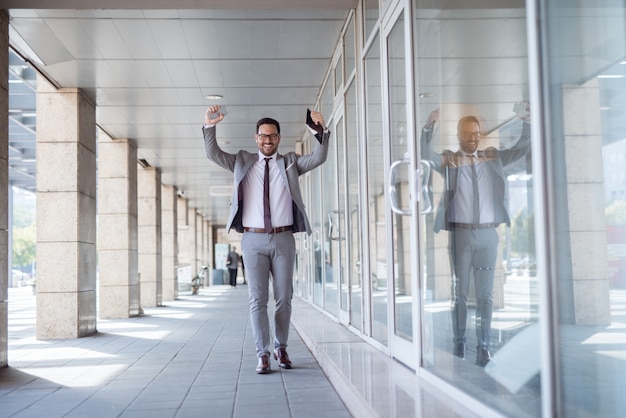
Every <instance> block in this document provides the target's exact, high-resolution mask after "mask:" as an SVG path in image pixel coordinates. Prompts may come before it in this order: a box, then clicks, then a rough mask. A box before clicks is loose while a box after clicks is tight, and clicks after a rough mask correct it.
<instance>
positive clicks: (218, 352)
mask: <svg viewBox="0 0 626 418" xmlns="http://www.w3.org/2000/svg"><path fill="white" fill-rule="evenodd" d="M222 290H223V289H221V290H220V289H214V288H208V289H202V290H201V294H200V295H199V296H194V297H193V298H192V297H191V296H189V295H185V294H182V295H180V298H179V300H176V301H169V302H167V303H166V305H167V306H164V307H160V308H151V309H146V312H145V315H142V316H139V317H136V318H128V319H121V320H101V321H99V323H98V332H97V333H96V334H94V335H93V336H89V337H84V338H80V339H69V340H58V341H57V340H55V341H50V342H48V341H45V342H42V341H37V340H36V339H35V338H34V333H35V327H34V320H35V316H34V315H32V316H31V317H30V321H31V322H32V324H31V325H29V324H26V325H25V326H24V327H23V328H20V330H19V332H18V331H15V332H12V333H11V335H12V337H11V339H10V341H9V363H10V365H11V367H9V368H7V369H3V370H0V416H2V417H3V418H4V417H5V416H6V417H7V418H8V417H11V418H31V417H33V418H35V417H36V418H40V417H41V416H45V417H46V418H56V417H59V418H60V417H64V418H84V417H89V418H113V417H115V418H122V417H123V418H134V417H141V418H144V417H147V416H149V417H151V418H160V417H163V418H170V417H171V418H174V417H176V418H186V417H189V418H196V417H202V418H205V417H209V416H210V417H233V418H235V417H236V418H239V417H241V418H244V417H245V418H248V417H251V416H254V417H255V418H265V417H268V418H270V417H271V418H283V417H284V418H309V417H314V416H319V417H326V416H329V417H331V416H332V417H334V418H343V417H350V414H349V412H348V410H347V408H345V406H344V405H343V403H341V401H340V400H338V399H339V398H338V396H337V394H336V393H335V391H334V389H333V387H332V385H331V384H330V382H329V381H328V379H327V378H326V376H325V375H324V373H323V371H322V370H321V368H320V367H319V365H318V363H317V361H316V360H315V359H314V358H313V355H312V354H311V352H310V351H309V350H308V348H307V347H306V345H305V344H304V342H303V341H302V340H301V339H300V337H299V335H298V334H297V332H296V331H295V330H291V335H290V346H289V348H288V350H289V353H290V357H291V359H292V361H294V364H295V368H294V369H292V370H282V369H280V368H279V367H278V364H277V363H276V361H275V360H274V359H272V368H273V371H272V373H270V374H267V375H259V374H257V373H256V371H255V369H256V363H257V358H256V353H255V350H254V342H253V339H252V331H251V329H250V323H249V315H248V295H247V289H246V288H245V287H242V288H237V289H234V290H232V291H231V290H230V289H228V291H222ZM218 294H219V297H217V298H216V295H218ZM34 301H35V299H34V297H30V298H29V297H28V295H22V297H21V299H20V309H23V310H30V311H32V312H34V308H35V303H34ZM270 305H271V304H270ZM10 306H11V305H10ZM270 315H272V312H271V307H270ZM10 320H11V314H9V321H10ZM23 320H24V318H23V317H22V318H21V319H20V321H23ZM13 329H16V328H15V327H14V328H13ZM307 390H309V391H310V394H309V396H307V394H306V391H307ZM320 396H324V397H325V404H326V405H325V406H324V407H323V408H320V407H319V405H318V406H317V407H316V406H315V402H313V403H311V402H309V401H310V400H311V399H319V397H320ZM316 414H317V415H316ZM326 414H328V415H326Z"/></svg>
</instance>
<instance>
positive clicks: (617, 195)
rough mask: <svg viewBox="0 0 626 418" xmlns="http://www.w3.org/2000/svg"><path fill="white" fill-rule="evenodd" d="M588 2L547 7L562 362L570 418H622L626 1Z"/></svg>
mask: <svg viewBox="0 0 626 418" xmlns="http://www.w3.org/2000/svg"><path fill="white" fill-rule="evenodd" d="M583 3H584V6H582V5H579V4H583ZM583 3H575V4H572V3H571V2H567V1H563V0H556V1H548V2H547V4H548V7H547V8H546V11H547V16H546V28H547V45H546V51H548V52H547V56H546V57H544V58H545V59H546V61H547V63H548V67H547V68H548V77H547V81H548V83H549V86H550V89H549V94H550V97H549V100H550V104H551V107H550V112H551V113H550V115H549V118H550V124H549V125H548V126H549V127H550V129H551V130H550V141H549V142H548V143H547V145H548V147H549V152H547V155H548V156H549V158H550V159H549V160H548V164H549V165H550V170H548V172H549V173H550V177H549V178H548V179H547V181H548V183H549V184H548V190H551V191H554V192H553V193H554V194H553V195H552V196H551V204H552V206H553V208H554V219H552V221H551V222H553V224H554V228H555V230H556V231H555V232H556V234H554V236H553V237H551V239H552V240H554V242H553V243H552V245H551V248H554V249H555V254H554V256H555V257H556V265H555V266H554V269H555V272H556V274H555V275H554V277H551V279H552V282H551V285H552V286H553V288H554V289H555V290H554V291H555V293H556V295H557V298H558V306H559V309H558V323H559V326H558V329H559V332H558V338H559V341H558V344H557V345H556V346H557V347H559V353H558V354H559V360H558V363H557V364H558V365H559V372H560V376H559V382H560V385H561V393H562V397H563V405H562V406H561V410H562V411H563V416H567V417H618V416H623V415H624V410H626V397H624V390H623V389H622V388H623V386H624V373H625V372H626V332H625V331H624V330H626V315H625V312H626V251H624V249H625V248H626V193H625V191H626V182H625V181H624V179H625V178H626V165H625V164H624V163H625V160H626V158H624V157H625V156H626V118H625V117H624V115H625V114H626V58H625V53H626V33H625V32H624V22H626V3H624V2H583ZM565 34H567V35H565Z"/></svg>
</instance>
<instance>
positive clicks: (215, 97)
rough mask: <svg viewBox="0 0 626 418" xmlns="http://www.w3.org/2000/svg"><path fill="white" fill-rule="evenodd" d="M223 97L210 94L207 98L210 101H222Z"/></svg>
mask: <svg viewBox="0 0 626 418" xmlns="http://www.w3.org/2000/svg"><path fill="white" fill-rule="evenodd" d="M222 97H223V96H222V95H221V94H209V95H208V96H206V98H207V99H209V100H220V99H221V98H222Z"/></svg>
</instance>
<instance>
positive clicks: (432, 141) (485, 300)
mask: <svg viewBox="0 0 626 418" xmlns="http://www.w3.org/2000/svg"><path fill="white" fill-rule="evenodd" d="M490 3H491V4H492V5H493V7H492V8H490V7H489V4H490ZM414 4H415V6H416V10H415V14H414V16H415V21H414V26H415V30H414V33H415V48H416V50H415V54H416V62H415V71H416V74H415V77H416V92H415V96H416V98H417V100H418V106H417V112H418V114H417V115H416V119H417V121H418V122H417V126H418V129H419V130H420V132H418V137H419V140H420V145H419V147H420V149H419V154H420V158H421V159H422V160H423V161H422V164H421V167H422V172H421V174H422V181H423V182H424V183H425V186H426V187H427V188H426V190H425V191H423V195H422V196H423V199H422V201H421V203H420V205H421V210H422V212H423V214H422V215H421V217H420V223H419V225H420V227H419V230H420V240H421V246H420V252H421V253H420V260H421V268H422V271H421V275H420V278H421V279H420V280H421V289H422V313H421V321H422V324H421V328H422V329H423V339H422V357H423V358H422V361H423V364H424V367H425V368H427V369H429V370H431V371H432V372H433V373H435V374H437V375H438V376H440V377H442V378H443V379H446V380H448V381H449V382H450V383H451V384H453V385H455V386H457V387H459V388H460V389H462V390H464V391H466V392H467V393H469V394H471V395H472V396H474V397H476V398H478V399H480V400H481V401H483V402H485V403H486V404H488V405H490V406H492V407H494V408H496V409H499V410H501V411H502V412H503V413H504V414H505V415H510V416H539V415H540V414H541V387H540V377H539V374H540V365H539V344H538V342H537V341H538V339H539V331H538V325H537V321H538V287H539V286H538V283H539V281H540V280H546V278H539V277H537V275H536V263H535V246H534V234H533V231H534V218H533V214H534V205H533V199H532V196H533V193H532V188H533V176H532V170H531V161H530V134H529V124H528V123H525V122H524V121H523V120H522V119H521V118H520V117H518V116H517V114H516V111H515V109H520V110H521V109H526V106H525V105H524V104H522V105H520V106H516V103H518V102H525V101H527V100H528V75H527V67H528V63H527V46H526V18H525V9H524V4H523V2H520V5H519V7H518V8H515V7H510V8H502V7H501V2H499V1H496V0H493V1H491V2H489V1H487V2H482V3H481V7H476V6H472V7H469V6H468V7H467V8H464V7H465V6H464V5H463V4H461V3H458V2H454V3H453V2H439V3H437V4H436V7H437V8H433V5H434V4H435V3H433V2H430V1H425V0H424V1H422V0H415V2H414ZM466 116H474V117H476V118H477V119H476V121H474V122H471V121H470V122H467V123H462V124H459V121H460V120H461V118H463V117H466ZM521 116H524V115H521ZM430 118H432V119H430ZM429 120H431V121H432V120H435V121H436V123H434V125H432V126H430V124H429ZM422 128H427V129H424V130H422ZM462 147H463V148H466V149H470V152H471V151H472V150H473V148H474V147H477V149H478V152H477V154H476V157H466V156H465V153H461V152H460V150H461V148H462ZM429 170H430V176H428V175H427V174H428V172H429ZM474 172H475V173H476V174H474ZM474 176H475V178H476V189H474V186H473V184H474V182H473V180H472V179H473V178H474ZM474 196H478V198H477V199H474ZM474 201H475V202H476V203H477V205H478V208H477V209H476V210H475V209H474V205H473V202H474ZM428 202H431V203H432V207H429V206H430V205H429V204H428ZM474 213H476V214H477V216H478V219H476V220H475V219H474V216H473V215H474ZM509 219H510V227H509V226H508V225H507V224H508V223H509V222H508V220H509ZM452 222H453V223H452ZM491 224H496V225H497V227H494V226H493V225H491ZM485 349H486V350H488V351H489V352H490V353H491V360H490V359H489V357H487V356H486V354H487V352H486V351H485ZM463 358H464V359H463Z"/></svg>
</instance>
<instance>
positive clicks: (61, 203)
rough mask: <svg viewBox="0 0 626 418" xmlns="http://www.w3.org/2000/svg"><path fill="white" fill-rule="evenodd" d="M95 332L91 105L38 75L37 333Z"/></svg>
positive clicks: (39, 335) (75, 91) (77, 92)
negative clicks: (58, 88) (57, 88)
mask: <svg viewBox="0 0 626 418" xmlns="http://www.w3.org/2000/svg"><path fill="white" fill-rule="evenodd" d="M59 255H62V258H59ZM95 331H96V107H95V105H94V104H93V103H91V102H90V101H89V100H88V99H87V98H86V97H85V96H83V94H82V93H81V91H80V90H79V89H73V88H72V89H61V90H56V89H55V88H54V87H53V86H51V85H50V84H49V83H48V81H47V80H46V79H45V78H43V77H41V76H38V77H37V338H39V339H63V338H76V337H83V336H86V335H90V334H93V333H94V332H95Z"/></svg>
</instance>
